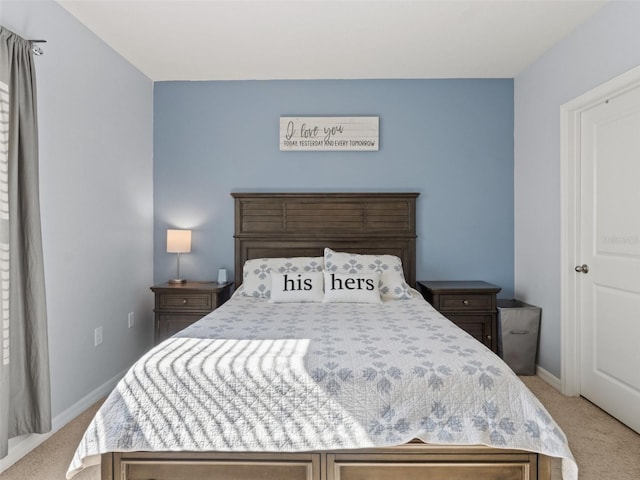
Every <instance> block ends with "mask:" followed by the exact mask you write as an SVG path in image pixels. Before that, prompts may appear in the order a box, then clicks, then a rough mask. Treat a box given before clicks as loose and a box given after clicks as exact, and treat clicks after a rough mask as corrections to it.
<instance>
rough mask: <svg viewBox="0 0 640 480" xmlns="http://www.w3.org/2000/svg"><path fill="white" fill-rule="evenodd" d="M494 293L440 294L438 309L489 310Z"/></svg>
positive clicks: (443, 310) (457, 310) (459, 310)
mask: <svg viewBox="0 0 640 480" xmlns="http://www.w3.org/2000/svg"><path fill="white" fill-rule="evenodd" d="M494 298H495V295H474V294H466V295H460V294H457V295H440V311H441V312H445V311H454V310H455V311H456V312H463V311H465V310H491V307H492V303H493V301H494V300H493V299H494Z"/></svg>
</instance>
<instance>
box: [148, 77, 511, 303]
mask: <svg viewBox="0 0 640 480" xmlns="http://www.w3.org/2000/svg"><path fill="white" fill-rule="evenodd" d="M283 115H286V116H357V115H372V116H379V117H380V150H379V151H378V152H281V151H280V150H279V118H280V116H283ZM513 117H514V110H513V80H512V79H470V80H469V79H454V80H300V81H228V82H157V83H155V86H154V211H155V229H154V251H155V253H154V278H155V281H156V282H162V281H166V280H167V279H169V278H171V277H173V276H175V269H176V261H175V255H174V254H168V253H166V238H165V237H166V229H167V228H190V229H192V230H193V240H192V243H193V247H192V253H190V254H185V255H183V256H182V258H181V274H182V275H181V276H183V277H186V278H188V279H191V280H207V279H215V278H216V277H217V271H218V268H227V269H228V272H229V276H230V278H233V255H234V242H233V228H234V227H233V222H234V211H233V199H232V197H231V196H230V193H231V192H234V191H355V192H358V191H412V192H419V193H420V196H419V197H418V206H417V229H418V242H417V263H418V265H417V276H418V279H426V280H463V279H467V280H485V281H488V282H491V283H495V284H496V285H499V286H501V287H502V289H503V290H502V292H501V294H500V296H501V297H505V298H508V297H512V296H513V276H514V273H513V272H514V269H513V264H514V260H513V259H514V255H513V252H514V236H513V228H514V227H513V222H514V202H513V198H514V196H513V164H514V163H513V147H514V141H513V126H514V124H513Z"/></svg>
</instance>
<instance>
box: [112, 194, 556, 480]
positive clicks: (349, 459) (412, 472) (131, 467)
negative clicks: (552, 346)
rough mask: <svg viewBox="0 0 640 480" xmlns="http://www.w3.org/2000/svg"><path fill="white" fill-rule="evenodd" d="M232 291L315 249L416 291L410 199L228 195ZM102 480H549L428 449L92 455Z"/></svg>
mask: <svg viewBox="0 0 640 480" xmlns="http://www.w3.org/2000/svg"><path fill="white" fill-rule="evenodd" d="M232 196H233V197H234V199H235V235H234V238H235V251H236V258H235V282H236V286H239V285H240V284H241V283H242V266H243V264H244V262H245V261H246V260H249V259H252V258H263V257H296V256H322V255H323V250H324V247H330V248H332V249H334V250H338V251H347V252H354V253H372V254H380V253H389V254H392V255H397V256H398V257H400V258H401V260H402V264H403V267H404V272H405V277H406V280H407V282H408V283H409V284H410V285H411V286H415V282H416V271H415V268H416V222H415V218H416V199H417V197H418V194H417V193H232ZM101 468H102V471H101V476H102V479H103V480H107V479H109V480H142V479H146V480H148V479H153V480H205V479H207V480H226V479H234V480H257V479H260V480H276V479H277V480H395V479H406V480H418V479H419V480H436V479H438V480H472V479H473V480H498V479H499V480H550V478H551V462H550V459H549V457H547V456H545V455H540V454H536V453H531V452H524V451H520V450H505V449H496V448H490V447H486V446H441V445H428V444H424V443H422V442H420V441H419V440H414V441H412V442H410V443H408V444H405V445H400V446H396V447H389V448H375V449H365V450H346V451H322V452H308V453H224V452H205V453H189V452H131V453H120V452H117V453H108V454H104V455H103V456H102V467H101Z"/></svg>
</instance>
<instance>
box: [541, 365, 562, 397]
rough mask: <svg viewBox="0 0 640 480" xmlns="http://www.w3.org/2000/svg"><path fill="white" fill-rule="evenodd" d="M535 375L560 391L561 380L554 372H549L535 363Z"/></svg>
mask: <svg viewBox="0 0 640 480" xmlns="http://www.w3.org/2000/svg"><path fill="white" fill-rule="evenodd" d="M536 375H537V376H539V377H540V378H541V379H542V380H544V381H545V382H547V383H548V384H549V385H551V386H552V387H553V388H555V389H556V390H558V391H559V392H561V391H562V381H561V380H560V379H559V378H558V377H556V376H555V375H554V374H552V373H549V372H548V371H547V370H545V369H544V368H542V367H541V366H540V365H536Z"/></svg>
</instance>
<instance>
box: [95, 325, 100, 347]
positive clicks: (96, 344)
mask: <svg viewBox="0 0 640 480" xmlns="http://www.w3.org/2000/svg"><path fill="white" fill-rule="evenodd" d="M93 339H94V345H95V346H96V347H97V346H98V345H100V344H102V327H98V328H96V329H95V330H94V331H93Z"/></svg>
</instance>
